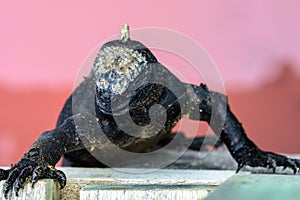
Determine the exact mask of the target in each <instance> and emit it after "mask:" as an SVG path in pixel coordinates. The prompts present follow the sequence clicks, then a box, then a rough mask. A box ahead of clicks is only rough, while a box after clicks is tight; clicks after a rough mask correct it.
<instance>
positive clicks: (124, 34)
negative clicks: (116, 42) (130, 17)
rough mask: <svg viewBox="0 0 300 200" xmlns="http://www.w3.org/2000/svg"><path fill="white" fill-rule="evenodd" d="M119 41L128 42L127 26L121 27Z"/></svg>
mask: <svg viewBox="0 0 300 200" xmlns="http://www.w3.org/2000/svg"><path fill="white" fill-rule="evenodd" d="M120 39H121V40H122V41H123V42H127V41H128V40H130V32H129V25H128V24H124V25H123V26H121V32H120Z"/></svg>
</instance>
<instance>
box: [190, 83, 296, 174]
mask: <svg viewBox="0 0 300 200" xmlns="http://www.w3.org/2000/svg"><path fill="white" fill-rule="evenodd" d="M192 88H193V92H194V93H196V95H197V97H198V103H197V104H195V108H194V109H198V110H199V112H200V119H197V118H196V116H193V115H187V116H189V118H190V119H193V120H203V121H206V122H208V123H209V124H210V126H211V128H212V130H213V131H214V132H215V133H216V134H217V136H219V137H220V139H221V141H222V142H223V143H224V144H225V145H226V146H227V148H228V150H229V151H230V153H231V155H232V156H233V158H234V159H235V160H236V161H237V163H238V168H237V171H236V172H239V170H240V169H241V168H242V167H243V166H245V165H249V166H252V167H266V168H271V169H273V172H275V169H276V167H277V166H283V167H284V168H291V169H292V170H293V171H294V173H296V172H297V170H298V168H299V167H300V160H297V159H290V158H287V157H285V156H282V155H278V154H275V153H272V152H265V151H263V150H261V149H259V148H258V147H257V146H256V145H255V144H254V143H253V142H252V141H251V140H250V139H249V138H248V137H247V135H246V133H245V130H244V129H243V127H242V124H241V123H240V122H239V121H238V120H237V118H236V117H235V116H234V114H233V113H232V112H231V110H230V108H229V105H228V103H227V98H226V96H225V95H223V94H220V93H217V92H212V91H209V90H208V88H207V87H206V85H204V84H201V85H200V86H193V85H192ZM213 109H214V113H213V112H212V110H213ZM212 113H213V114H212ZM222 122H223V123H222Z"/></svg>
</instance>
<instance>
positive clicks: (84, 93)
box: [0, 25, 300, 197]
mask: <svg viewBox="0 0 300 200" xmlns="http://www.w3.org/2000/svg"><path fill="white" fill-rule="evenodd" d="M168 86H172V90H171V89H170V88H168ZM154 105H160V106H161V107H160V108H163V109H164V112H162V111H161V110H162V109H156V110H155V109H154V111H153V110H151V109H152V108H153V106H154ZM213 109H214V110H213ZM162 115H163V116H164V117H165V120H164V121H161V120H153V119H155V118H156V116H157V119H160V118H159V117H160V116H162ZM212 115H214V116H213V117H214V118H215V120H214V121H211V118H212ZM128 116H129V117H130V120H132V121H133V122H134V123H135V124H136V125H137V126H138V127H139V128H136V126H131V125H126V124H127V121H126V120H123V121H122V120H121V122H120V121H119V122H117V121H116V117H119V118H121V119H127V118H128ZM151 116H152V117H151ZM153 116H154V117H153ZM181 118H187V119H191V120H198V121H200V120H201V121H205V122H207V123H208V124H210V126H211V128H212V130H214V132H215V133H216V134H217V136H218V137H219V138H220V140H221V142H223V143H224V144H225V145H226V146H227V148H228V150H229V152H230V153H231V155H232V156H233V158H234V159H235V160H236V162H237V163H238V168H237V171H236V172H239V170H240V169H241V168H242V167H243V166H245V165H248V166H252V167H266V168H272V169H273V171H274V172H275V168H276V167H277V166H283V167H284V168H291V169H292V170H293V171H294V173H297V171H298V168H299V167H300V161H299V160H297V159H290V158H287V157H285V156H282V155H278V154H275V153H272V152H265V151H263V150H261V149H259V148H258V147H257V146H256V145H255V144H254V143H253V142H252V141H251V140H250V139H249V138H248V137H247V135H246V134H245V131H244V129H243V127H242V125H241V123H240V122H239V121H238V119H237V118H236V117H235V115H234V114H233V113H232V112H231V110H230V108H229V105H228V103H227V97H226V96H225V95H224V94H221V93H218V92H214V91H210V90H209V89H208V87H207V86H206V85H205V84H200V85H192V84H189V83H184V82H181V81H180V80H179V79H178V78H177V77H176V76H175V75H173V74H172V73H171V72H170V71H169V70H168V69H167V68H166V67H164V66H163V65H162V64H160V63H159V62H158V60H157V59H156V57H155V56H154V55H153V54H152V52H151V51H150V50H149V49H148V48H147V47H146V46H145V45H143V44H142V43H141V42H139V41H134V40H131V39H130V37H129V27H128V25H125V26H124V27H123V28H122V31H121V38H120V39H119V40H113V41H109V42H107V43H105V44H104V45H103V46H102V48H101V49H100V51H99V53H98V56H97V57H96V59H95V62H94V65H93V69H92V71H91V73H90V75H89V76H88V77H86V78H85V80H84V81H83V82H82V83H81V84H80V85H79V86H78V87H77V88H76V89H75V90H74V92H73V93H72V94H71V96H70V97H69V98H68V99H67V101H66V103H65V105H64V107H63V109H62V111H61V113H60V116H59V118H58V122H57V126H56V128H55V129H53V130H50V131H45V132H44V133H42V134H41V136H40V137H39V138H38V139H37V140H36V141H35V142H34V143H33V145H32V146H31V147H30V148H29V150H28V151H27V152H26V153H25V154H24V156H23V157H22V158H21V160H20V161H19V162H18V163H16V164H15V165H13V166H12V167H11V168H10V169H8V170H4V169H0V180H6V181H5V183H4V186H3V191H4V195H5V197H7V194H8V192H9V191H10V190H12V189H14V190H15V192H16V194H18V191H19V189H20V188H21V187H22V186H23V185H24V183H25V182H26V179H27V178H29V177H31V181H32V185H34V183H36V181H38V180H39V179H41V178H51V179H55V180H57V181H58V182H59V184H60V186H61V188H64V186H65V185H66V176H65V174H64V173H63V172H62V171H60V170H57V169H56V168H55V165H56V163H57V162H58V161H59V160H60V158H61V157H62V156H64V159H65V161H66V162H65V163H68V164H70V165H71V166H85V167H97V166H102V165H103V163H101V161H99V160H97V159H96V158H94V157H93V156H92V155H91V152H92V151H98V153H100V154H101V153H102V154H104V155H110V154H111V152H110V145H111V143H113V144H114V145H117V146H118V147H119V148H121V149H124V150H126V151H130V152H144V151H145V150H146V149H148V148H149V147H151V146H153V145H155V144H157V143H159V142H160V141H161V140H163V139H165V138H166V136H168V135H170V134H171V133H170V132H171V130H172V128H173V127H174V126H175V125H176V124H177V122H178V121H179V120H180V119H181ZM222 118H223V121H224V123H218V122H221V121H222ZM149 124H151V126H150V128H149V126H148V125H149ZM123 125H125V126H123ZM124 127H125V128H126V129H127V130H126V131H124ZM143 127H146V128H143ZM157 127H160V129H159V131H157V130H156V129H157ZM99 132H101V133H104V134H105V136H106V137H107V138H108V139H109V141H110V142H107V140H105V139H103V137H102V136H99V134H98V133H99ZM130 132H132V133H134V135H132V134H129V133H130ZM153 132H156V134H153ZM199 145H201V144H200V143H199Z"/></svg>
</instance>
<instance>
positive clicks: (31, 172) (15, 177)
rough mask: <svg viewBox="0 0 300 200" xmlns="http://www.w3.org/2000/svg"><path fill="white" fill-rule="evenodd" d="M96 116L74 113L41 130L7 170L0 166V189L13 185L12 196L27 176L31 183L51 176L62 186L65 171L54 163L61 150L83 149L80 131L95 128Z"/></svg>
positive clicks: (6, 189) (6, 192)
mask: <svg viewBox="0 0 300 200" xmlns="http://www.w3.org/2000/svg"><path fill="white" fill-rule="evenodd" d="M97 125H98V123H97V119H96V117H94V116H93V115H92V114H89V113H83V114H76V115H74V116H72V117H70V118H68V119H66V120H65V122H64V123H63V124H61V125H60V126H59V127H57V128H56V129H54V130H51V131H46V132H44V133H43V134H42V135H41V136H40V137H39V138H38V139H37V140H36V141H35V142H34V143H33V145H32V146H31V147H30V149H29V150H28V151H27V152H26V153H25V154H24V156H23V157H22V158H21V160H20V161H19V162H18V163H16V164H15V165H13V166H12V167H11V168H10V169H8V170H3V169H0V180H4V179H6V182H5V183H4V186H3V192H4V195H5V197H7V194H8V192H9V191H10V190H11V189H12V188H14V190H15V192H16V195H18V191H19V189H20V188H21V187H22V186H23V184H24V183H25V181H26V179H27V178H28V177H30V176H31V181H32V185H34V183H35V182H36V181H37V180H39V179H41V178H51V179H55V180H57V181H58V182H59V184H60V186H61V188H63V187H64V186H65V185H66V176H65V174H64V173H63V172H62V171H60V170H57V169H55V167H54V166H55V164H56V163H57V162H58V161H59V159H60V158H61V157H62V155H63V154H64V153H65V152H70V151H73V150H78V149H82V148H84V146H83V144H82V142H81V138H83V137H81V138H80V137H79V136H80V134H85V133H87V132H88V131H92V130H95V129H96V128H97V127H96V126H97Z"/></svg>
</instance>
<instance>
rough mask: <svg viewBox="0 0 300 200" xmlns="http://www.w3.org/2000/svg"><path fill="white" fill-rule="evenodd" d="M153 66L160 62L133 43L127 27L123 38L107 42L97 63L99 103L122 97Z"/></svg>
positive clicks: (95, 68) (123, 32)
mask: <svg viewBox="0 0 300 200" xmlns="http://www.w3.org/2000/svg"><path fill="white" fill-rule="evenodd" d="M150 63H157V60H156V58H155V56H154V55H153V54H152V53H151V51H150V50H149V49H148V48H147V47H146V46H145V45H143V44H142V43H141V42H138V41H134V40H131V39H130V33H129V26H128V25H127V24H126V25H124V26H123V27H122V28H121V33H120V39H119V40H113V41H110V42H107V43H105V44H104V45H103V46H102V47H101V49H100V51H99V52H98V55H97V57H96V59H95V61H94V66H93V75H94V78H95V82H96V86H97V94H98V95H97V97H98V100H100V101H101V102H105V101H108V100H107V98H115V97H116V96H120V95H123V94H124V92H125V91H126V90H127V89H128V88H129V87H130V85H131V84H134V82H136V78H137V77H138V76H139V75H140V74H141V72H142V71H144V70H146V69H147V67H148V65H149V64H150ZM101 102H100V104H101Z"/></svg>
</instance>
